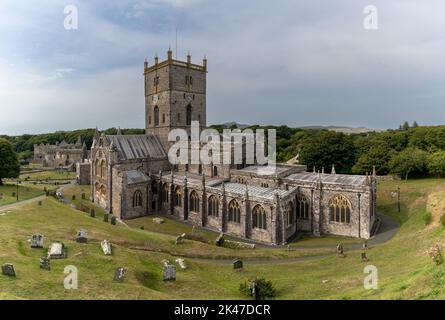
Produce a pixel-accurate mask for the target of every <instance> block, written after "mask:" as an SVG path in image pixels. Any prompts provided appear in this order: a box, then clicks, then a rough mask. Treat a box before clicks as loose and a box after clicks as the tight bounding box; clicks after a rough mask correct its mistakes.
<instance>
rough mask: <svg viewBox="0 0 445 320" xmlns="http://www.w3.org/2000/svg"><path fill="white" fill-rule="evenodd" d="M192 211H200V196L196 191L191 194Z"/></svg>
mask: <svg viewBox="0 0 445 320" xmlns="http://www.w3.org/2000/svg"><path fill="white" fill-rule="evenodd" d="M190 211H193V212H199V197H198V194H197V193H196V191H192V193H191V194H190Z"/></svg>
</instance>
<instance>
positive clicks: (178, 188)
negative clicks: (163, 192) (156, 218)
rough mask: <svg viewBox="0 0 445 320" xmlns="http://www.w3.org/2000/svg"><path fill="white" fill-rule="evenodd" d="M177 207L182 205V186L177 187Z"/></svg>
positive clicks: (175, 202)
mask: <svg viewBox="0 0 445 320" xmlns="http://www.w3.org/2000/svg"><path fill="white" fill-rule="evenodd" d="M174 206H175V207H179V208H181V207H182V191H181V188H180V187H176V189H175V199H174Z"/></svg>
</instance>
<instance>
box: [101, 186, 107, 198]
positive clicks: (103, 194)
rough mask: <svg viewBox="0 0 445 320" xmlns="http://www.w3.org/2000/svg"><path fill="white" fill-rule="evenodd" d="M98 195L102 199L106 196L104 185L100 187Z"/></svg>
mask: <svg viewBox="0 0 445 320" xmlns="http://www.w3.org/2000/svg"><path fill="white" fill-rule="evenodd" d="M100 194H101V195H102V196H104V197H105V196H106V195H107V188H106V187H105V186H104V185H102V186H101V187H100Z"/></svg>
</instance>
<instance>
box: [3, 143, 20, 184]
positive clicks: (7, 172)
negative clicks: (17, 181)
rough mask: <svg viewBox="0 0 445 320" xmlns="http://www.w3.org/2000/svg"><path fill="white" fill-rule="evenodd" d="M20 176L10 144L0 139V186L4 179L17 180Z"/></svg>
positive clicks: (16, 159) (16, 158)
mask: <svg viewBox="0 0 445 320" xmlns="http://www.w3.org/2000/svg"><path fill="white" fill-rule="evenodd" d="M19 174H20V164H19V159H18V156H17V154H16V153H15V151H14V148H13V146H12V144H11V143H10V142H9V141H8V140H6V139H0V185H3V181H2V179H4V178H17V177H18V176H19Z"/></svg>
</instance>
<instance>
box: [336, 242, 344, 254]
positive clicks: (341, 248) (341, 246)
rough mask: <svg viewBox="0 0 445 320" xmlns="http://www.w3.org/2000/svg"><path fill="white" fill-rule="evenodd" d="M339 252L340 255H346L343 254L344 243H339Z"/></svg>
mask: <svg viewBox="0 0 445 320" xmlns="http://www.w3.org/2000/svg"><path fill="white" fill-rule="evenodd" d="M337 254H338V256H339V257H344V254H343V245H342V244H341V243H339V244H338V245H337Z"/></svg>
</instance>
